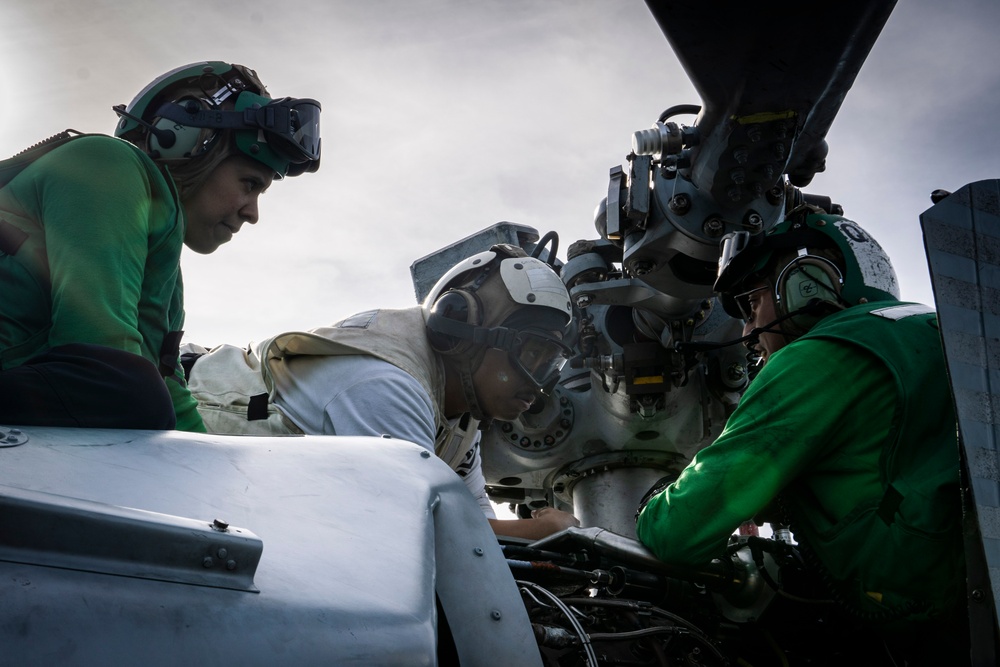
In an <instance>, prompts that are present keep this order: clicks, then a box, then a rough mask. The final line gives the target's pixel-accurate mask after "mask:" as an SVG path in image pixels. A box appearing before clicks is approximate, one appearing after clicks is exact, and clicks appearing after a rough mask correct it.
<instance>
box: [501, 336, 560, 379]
mask: <svg viewBox="0 0 1000 667" xmlns="http://www.w3.org/2000/svg"><path fill="white" fill-rule="evenodd" d="M507 354H508V356H509V357H510V361H511V364H512V365H513V366H514V367H515V368H517V369H519V370H520V371H521V372H522V373H524V374H525V375H527V376H528V377H529V378H530V379H531V381H532V382H534V383H535V385H537V386H538V387H540V388H546V387H547V386H548V385H551V384H552V383H553V381H554V380H556V379H558V377H559V372H560V371H562V369H563V366H565V365H566V361H567V360H568V359H569V358H570V357H571V356H572V355H573V351H572V350H570V349H569V348H568V347H567V346H566V345H564V344H563V343H562V341H560V340H558V339H557V338H555V337H554V336H552V334H549V333H544V332H537V331H530V330H528V331H523V330H522V331H518V332H517V333H516V334H515V336H514V339H513V341H512V342H511V344H510V346H509V348H508V350H507Z"/></svg>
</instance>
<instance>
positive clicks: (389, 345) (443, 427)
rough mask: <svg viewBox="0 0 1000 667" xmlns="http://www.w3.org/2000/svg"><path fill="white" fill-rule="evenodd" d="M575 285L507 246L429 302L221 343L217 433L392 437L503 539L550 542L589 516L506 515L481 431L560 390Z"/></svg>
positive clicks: (202, 376) (207, 408) (215, 392)
mask: <svg viewBox="0 0 1000 667" xmlns="http://www.w3.org/2000/svg"><path fill="white" fill-rule="evenodd" d="M571 319H572V305H571V304H570V301H569V295H568V293H567V291H566V288H565V286H564V285H563V283H562V281H561V280H560V279H559V276H558V275H557V274H556V273H555V271H554V270H553V269H552V268H551V267H550V266H549V265H547V264H545V263H544V262H542V261H540V260H538V259H535V258H532V257H528V256H527V255H526V254H525V253H524V251H523V250H521V249H520V248H518V247H516V246H511V245H506V244H499V245H495V246H493V247H492V248H491V249H490V250H488V251H486V252H482V253H478V254H476V255H474V256H472V257H469V258H467V259H465V260H463V261H462V262H459V263H458V264H456V265H455V266H454V267H452V268H451V269H450V270H449V271H448V272H447V273H446V274H445V275H444V276H443V277H442V278H441V279H440V280H439V281H438V283H437V284H436V285H435V286H434V288H433V289H432V290H431V291H430V293H429V294H428V296H427V298H426V299H425V300H424V303H423V304H422V305H419V306H414V307H412V308H407V309H402V310H387V309H382V310H373V311H369V312H365V313H361V314H358V315H354V316H352V317H349V318H347V319H345V320H343V321H341V322H339V323H337V324H335V325H333V326H332V327H324V328H319V329H313V330H311V331H308V332H291V333H286V334H281V335H279V336H275V337H273V338H271V339H269V340H266V341H264V342H263V343H261V344H259V345H256V346H253V348H252V349H251V350H249V351H248V350H243V349H241V348H236V347H233V346H220V347H218V348H214V349H213V350H212V351H211V352H208V353H207V354H204V355H202V356H200V357H197V358H195V360H194V363H192V364H191V366H190V373H189V381H190V386H191V391H192V394H193V395H194V396H195V398H196V399H198V402H199V411H200V412H201V415H202V417H203V419H204V421H205V424H206V426H207V427H208V429H209V431H210V432H215V433H227V434H280V433H286V434H287V433H308V434H318V435H365V436H379V435H389V436H391V437H393V438H397V439H402V440H407V441H410V442H414V443H416V444H419V445H422V446H424V447H426V448H427V449H428V450H430V451H433V452H434V453H435V454H436V455H437V456H438V457H440V458H441V459H442V460H444V461H445V462H446V463H448V464H449V466H451V468H452V469H454V470H455V471H456V472H457V473H458V474H459V475H460V476H461V477H462V478H463V479H464V481H465V483H466V485H467V486H468V488H469V490H470V492H471V493H472V494H473V496H475V498H476V499H477V501H478V502H479V505H480V507H481V508H482V509H483V512H484V513H485V514H486V516H487V518H488V519H489V520H490V522H491V524H492V526H493V528H494V531H495V532H496V533H498V534H501V535H508V536H512V537H524V538H529V539H538V538H540V537H544V536H546V535H550V534H552V533H554V532H558V531H559V530H562V529H564V528H567V527H569V526H575V525H579V522H578V521H577V520H576V518H575V517H574V516H573V515H572V514H569V513H567V512H563V511H561V510H558V509H555V508H542V509H539V510H535V511H534V512H533V514H532V518H531V519H512V520H498V519H497V518H496V515H495V513H494V511H493V508H492V505H491V504H490V502H489V498H488V497H487V495H486V490H485V478H484V477H483V473H482V470H481V459H480V454H479V434H480V432H481V430H482V429H484V428H486V427H487V426H488V424H489V422H490V421H491V420H493V419H500V420H512V419H515V418H517V416H518V415H520V414H521V413H522V412H524V411H525V410H527V409H528V408H530V407H531V405H532V403H533V402H534V401H535V400H536V399H537V398H538V397H539V395H540V394H541V393H542V392H543V391H546V390H547V389H549V388H550V387H551V385H552V384H553V383H554V382H555V380H556V379H557V377H558V374H559V370H560V369H561V368H562V365H563V364H564V363H565V361H566V359H567V358H568V356H569V348H567V347H566V345H565V344H564V343H563V342H562V338H563V336H564V335H565V334H566V332H567V331H568V328H569V325H570V322H571Z"/></svg>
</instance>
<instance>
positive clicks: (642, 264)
mask: <svg viewBox="0 0 1000 667" xmlns="http://www.w3.org/2000/svg"><path fill="white" fill-rule="evenodd" d="M655 266H656V264H654V263H653V262H651V261H650V260H648V259H638V260H636V261H635V262H634V263H633V264H632V273H634V274H635V275H637V276H644V275H646V274H647V273H650V272H652V270H653V268H654V267H655Z"/></svg>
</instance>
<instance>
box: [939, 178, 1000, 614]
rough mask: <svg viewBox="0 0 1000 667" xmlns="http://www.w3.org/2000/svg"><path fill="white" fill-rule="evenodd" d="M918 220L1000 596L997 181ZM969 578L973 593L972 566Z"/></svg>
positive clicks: (968, 190) (998, 597)
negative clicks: (921, 229)
mask: <svg viewBox="0 0 1000 667" xmlns="http://www.w3.org/2000/svg"><path fill="white" fill-rule="evenodd" d="M920 223H921V226H922V228H923V234H924V245H925V247H926V250H927V260H928V265H929V267H930V273H931V281H932V283H933V287H934V297H935V302H936V306H937V311H938V317H939V321H940V325H941V334H942V340H943V342H944V349H945V357H946V359H947V362H948V369H949V374H950V380H951V385H952V390H953V394H954V398H955V405H956V409H957V416H958V422H959V432H960V434H961V439H962V443H963V448H964V453H965V458H966V460H967V462H968V473H969V481H970V485H971V497H972V501H973V504H974V510H975V514H976V516H977V517H978V529H979V532H980V533H981V538H982V539H981V542H982V548H983V551H984V554H985V559H986V564H987V567H988V578H989V582H988V583H987V582H982V583H983V585H984V586H986V585H989V586H991V587H992V591H993V600H994V601H995V602H997V603H1000V456H998V452H1000V447H998V428H1000V181H997V180H988V181H979V182H976V183H971V184H969V185H966V186H965V187H963V188H961V189H960V190H958V191H957V192H954V193H952V194H951V195H949V196H947V197H946V198H944V199H943V200H941V201H939V202H938V203H937V204H935V205H934V206H933V207H931V208H930V209H928V210H927V211H925V212H924V214H923V215H921V216H920ZM973 528H975V522H973ZM967 544H968V543H967ZM970 579H972V589H973V590H972V599H973V600H974V601H975V600H976V599H977V595H976V594H977V591H976V590H975V589H976V583H977V582H976V572H975V569H974V567H971V568H970ZM980 593H981V592H980Z"/></svg>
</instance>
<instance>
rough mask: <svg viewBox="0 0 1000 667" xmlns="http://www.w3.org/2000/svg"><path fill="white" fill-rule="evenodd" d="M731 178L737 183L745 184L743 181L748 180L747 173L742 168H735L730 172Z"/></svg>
mask: <svg viewBox="0 0 1000 667" xmlns="http://www.w3.org/2000/svg"><path fill="white" fill-rule="evenodd" d="M729 180H731V181H732V182H733V183H735V184H736V185H743V183H744V182H745V181H746V180H747V173H746V172H745V171H743V170H742V169H733V170H732V171H730V172H729Z"/></svg>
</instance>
